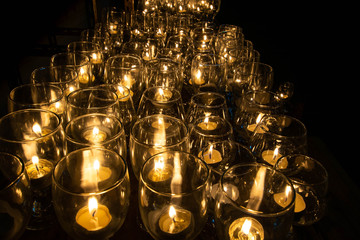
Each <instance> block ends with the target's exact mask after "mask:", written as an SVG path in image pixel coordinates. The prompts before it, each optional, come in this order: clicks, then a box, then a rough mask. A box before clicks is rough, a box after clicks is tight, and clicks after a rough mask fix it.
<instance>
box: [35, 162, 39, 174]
mask: <svg viewBox="0 0 360 240" xmlns="http://www.w3.org/2000/svg"><path fill="white" fill-rule="evenodd" d="M35 168H36V171H37V172H38V173H39V172H40V170H39V166H38V165H37V164H35Z"/></svg>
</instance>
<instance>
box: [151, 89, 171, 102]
mask: <svg viewBox="0 0 360 240" xmlns="http://www.w3.org/2000/svg"><path fill="white" fill-rule="evenodd" d="M172 95H173V94H172V92H171V91H170V90H167V89H162V88H159V91H157V92H156V93H155V96H154V98H155V100H156V101H159V102H166V101H169V100H170V99H171V97H172Z"/></svg>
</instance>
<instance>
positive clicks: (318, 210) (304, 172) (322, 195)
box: [275, 154, 328, 226]
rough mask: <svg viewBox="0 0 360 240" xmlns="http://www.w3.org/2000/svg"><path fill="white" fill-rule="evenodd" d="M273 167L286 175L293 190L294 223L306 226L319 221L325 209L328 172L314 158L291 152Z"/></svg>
mask: <svg viewBox="0 0 360 240" xmlns="http://www.w3.org/2000/svg"><path fill="white" fill-rule="evenodd" d="M275 169H276V170H278V171H280V172H281V173H283V174H284V175H285V176H287V177H288V178H289V179H290V181H291V182H292V184H293V186H294V188H295V191H296V199H295V210H294V211H295V213H294V221H293V224H294V225H298V226H306V225H311V224H313V223H315V222H317V221H319V220H320V219H321V218H322V217H323V216H324V213H325V210H326V194H327V190H328V173H327V171H326V169H325V168H324V166H323V165H322V164H321V163H320V162H319V161H317V160H316V159H314V158H311V157H309V156H306V155H302V154H291V155H287V156H284V157H282V158H280V159H279V160H278V161H277V163H276V164H275Z"/></svg>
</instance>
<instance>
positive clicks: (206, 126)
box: [198, 118, 217, 131]
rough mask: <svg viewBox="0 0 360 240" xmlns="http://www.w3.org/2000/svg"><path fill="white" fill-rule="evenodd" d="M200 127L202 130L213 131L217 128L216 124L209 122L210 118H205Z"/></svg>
mask: <svg viewBox="0 0 360 240" xmlns="http://www.w3.org/2000/svg"><path fill="white" fill-rule="evenodd" d="M198 127H199V128H201V129H202V130H207V131H212V130H214V129H216V128H217V123H216V122H209V118H205V120H204V121H203V122H201V123H199V124H198Z"/></svg>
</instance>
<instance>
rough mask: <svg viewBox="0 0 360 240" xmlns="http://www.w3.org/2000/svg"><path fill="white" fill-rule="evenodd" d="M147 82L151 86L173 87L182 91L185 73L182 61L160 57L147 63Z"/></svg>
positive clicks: (147, 85)
mask: <svg viewBox="0 0 360 240" xmlns="http://www.w3.org/2000/svg"><path fill="white" fill-rule="evenodd" d="M145 84H146V88H149V87H156V86H158V87H171V88H176V89H177V90H178V91H181V89H182V85H183V75H182V69H181V66H180V63H178V62H175V61H173V60H172V59H170V58H158V59H155V60H151V61H148V62H147V63H146V65H145Z"/></svg>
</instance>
